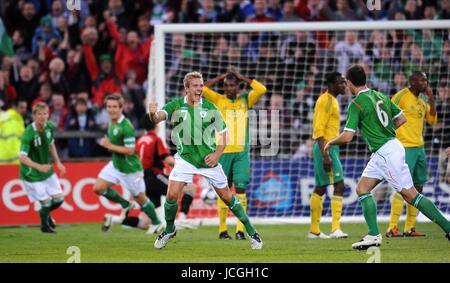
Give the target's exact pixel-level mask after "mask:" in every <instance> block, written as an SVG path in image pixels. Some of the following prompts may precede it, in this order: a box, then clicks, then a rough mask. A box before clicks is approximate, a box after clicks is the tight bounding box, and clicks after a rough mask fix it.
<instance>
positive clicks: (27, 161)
mask: <svg viewBox="0 0 450 283" xmlns="http://www.w3.org/2000/svg"><path fill="white" fill-rule="evenodd" d="M19 160H20V162H22V163H23V164H24V165H25V166H28V167H30V168H33V169H35V170H38V171H39V172H41V173H47V172H48V171H50V169H51V168H52V167H51V166H50V165H49V164H39V163H37V162H34V161H33V160H31V159H30V158H29V157H28V156H27V155H25V154H19Z"/></svg>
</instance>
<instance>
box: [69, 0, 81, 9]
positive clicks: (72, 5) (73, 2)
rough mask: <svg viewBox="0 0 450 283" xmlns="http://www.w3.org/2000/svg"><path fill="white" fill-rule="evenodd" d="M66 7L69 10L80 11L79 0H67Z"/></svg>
mask: <svg viewBox="0 0 450 283" xmlns="http://www.w3.org/2000/svg"><path fill="white" fill-rule="evenodd" d="M66 7H67V9H68V10H69V11H75V10H76V11H80V10H81V0H67V1H66Z"/></svg>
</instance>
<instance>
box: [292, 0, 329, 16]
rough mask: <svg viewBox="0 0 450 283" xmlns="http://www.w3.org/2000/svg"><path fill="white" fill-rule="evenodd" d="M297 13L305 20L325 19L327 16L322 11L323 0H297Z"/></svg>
mask: <svg viewBox="0 0 450 283" xmlns="http://www.w3.org/2000/svg"><path fill="white" fill-rule="evenodd" d="M296 3H297V6H296V11H297V15H299V16H300V18H302V19H303V20H305V21H326V20H328V18H327V17H326V15H325V13H324V12H323V6H324V4H325V1H324V0H297V1H296Z"/></svg>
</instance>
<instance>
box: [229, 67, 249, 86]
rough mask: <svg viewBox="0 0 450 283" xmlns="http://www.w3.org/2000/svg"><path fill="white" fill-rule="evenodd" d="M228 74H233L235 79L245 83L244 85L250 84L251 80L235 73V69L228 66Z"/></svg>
mask: <svg viewBox="0 0 450 283" xmlns="http://www.w3.org/2000/svg"><path fill="white" fill-rule="evenodd" d="M228 72H230V73H233V74H235V75H236V77H237V78H238V79H239V80H241V81H244V82H246V83H247V84H249V85H250V84H252V80H251V79H249V78H247V77H246V76H244V75H242V74H241V73H239V72H238V71H237V69H236V67H234V66H230V67H229V68H228Z"/></svg>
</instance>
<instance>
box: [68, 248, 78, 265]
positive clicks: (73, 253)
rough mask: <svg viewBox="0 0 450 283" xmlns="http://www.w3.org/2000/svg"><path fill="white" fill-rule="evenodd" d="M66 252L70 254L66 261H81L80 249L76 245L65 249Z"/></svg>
mask: <svg viewBox="0 0 450 283" xmlns="http://www.w3.org/2000/svg"><path fill="white" fill-rule="evenodd" d="M66 254H68V255H70V257H69V258H68V259H67V261H66V262H67V263H81V250H80V248H79V247H77V246H70V247H68V248H67V250H66Z"/></svg>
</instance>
